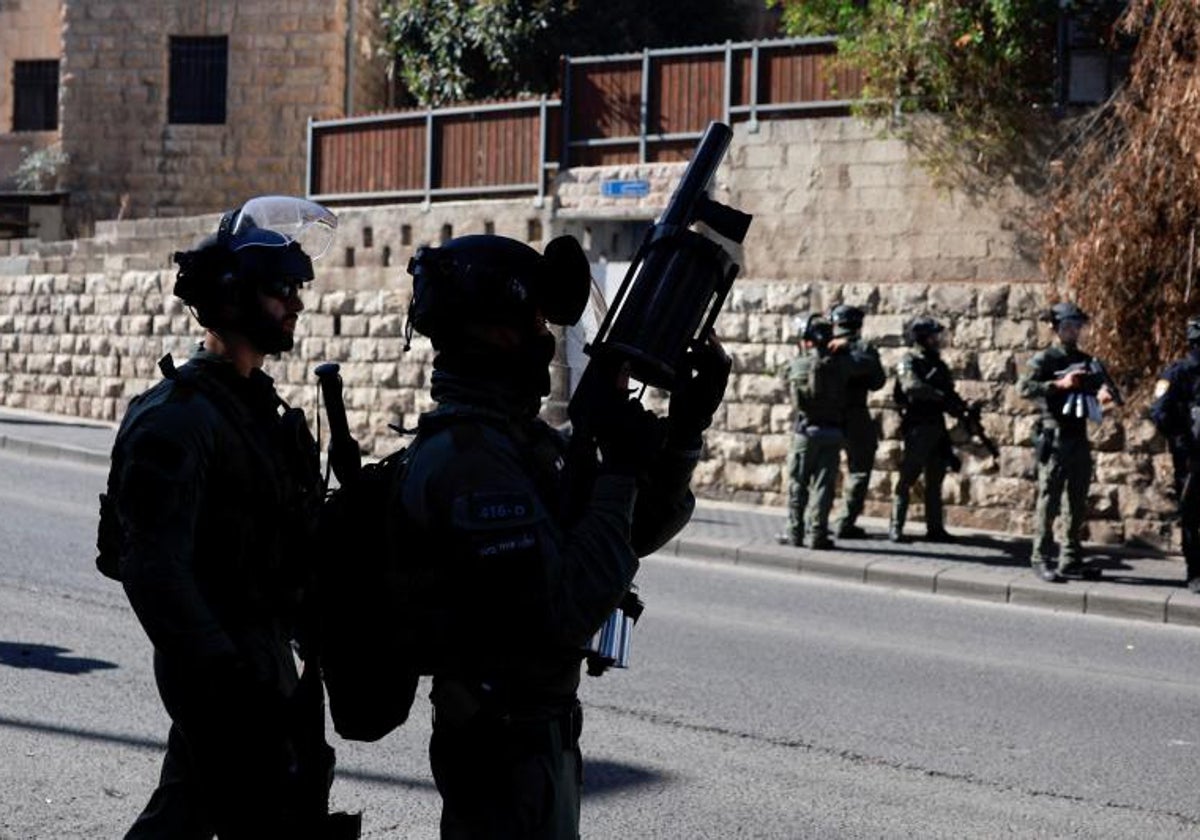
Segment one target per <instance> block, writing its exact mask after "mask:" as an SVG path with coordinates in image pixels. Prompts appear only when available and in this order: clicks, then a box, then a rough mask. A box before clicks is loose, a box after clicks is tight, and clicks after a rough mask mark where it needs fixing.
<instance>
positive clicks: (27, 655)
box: [0, 642, 117, 674]
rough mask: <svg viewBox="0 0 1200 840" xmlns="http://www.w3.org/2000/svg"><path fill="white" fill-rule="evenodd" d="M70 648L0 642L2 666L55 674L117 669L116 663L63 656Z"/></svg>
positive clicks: (0, 663)
mask: <svg viewBox="0 0 1200 840" xmlns="http://www.w3.org/2000/svg"><path fill="white" fill-rule="evenodd" d="M70 652H71V651H70V649H69V648H62V647H56V646H54V645H33V644H27V643H25V642H0V665H7V666H8V667H10V668H33V669H35V670H38V671H50V672H52V673H55V674H86V673H88V672H89V671H100V670H104V669H107V668H116V667H117V664H116V663H115V662H107V661H105V660H103V659H88V658H86V657H80V656H63V654H64V653H70Z"/></svg>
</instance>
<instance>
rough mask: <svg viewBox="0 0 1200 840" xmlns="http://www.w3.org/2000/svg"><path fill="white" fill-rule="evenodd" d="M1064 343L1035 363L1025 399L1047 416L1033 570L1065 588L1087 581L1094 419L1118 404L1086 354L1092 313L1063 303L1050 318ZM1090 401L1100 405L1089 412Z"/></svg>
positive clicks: (1022, 386)
mask: <svg viewBox="0 0 1200 840" xmlns="http://www.w3.org/2000/svg"><path fill="white" fill-rule="evenodd" d="M1043 320H1047V321H1049V322H1050V325H1051V327H1053V329H1054V332H1055V335H1056V336H1057V337H1058V343H1057V344H1055V345H1053V346H1051V347H1047V348H1046V349H1045V350H1042V351H1041V352H1039V353H1037V354H1035V355H1034V357H1033V358H1032V359H1030V360H1029V366H1028V367H1027V368H1026V370H1025V373H1024V375H1023V376H1022V377H1021V381H1020V383H1019V386H1018V387H1019V390H1020V392H1021V396H1023V397H1025V398H1027V399H1030V400H1034V401H1036V402H1037V403H1038V406H1039V409H1040V411H1041V417H1040V419H1039V420H1038V425H1037V428H1036V430H1035V432H1034V446H1035V448H1036V450H1037V456H1038V497H1037V512H1036V524H1035V529H1036V532H1037V533H1036V534H1035V536H1034V543H1033V556H1032V563H1033V567H1034V570H1035V571H1036V572H1037V573H1038V575H1039V576H1040V577H1041V578H1042V579H1043V580H1045V581H1049V582H1051V583H1059V582H1061V581H1062V580H1063V579H1064V578H1065V577H1067V576H1088V575H1090V574H1091V573H1089V572H1087V570H1085V569H1084V567H1083V562H1082V555H1083V546H1082V544H1081V537H1082V533H1083V525H1084V522H1085V521H1086V519H1087V496H1088V486H1089V485H1090V484H1091V481H1092V449H1091V444H1090V442H1089V441H1088V435H1087V424H1088V420H1089V417H1090V419H1093V420H1099V405H1101V404H1108V403H1110V402H1112V401H1113V398H1114V394H1113V392H1112V390H1111V389H1110V388H1109V386H1108V384H1107V374H1105V373H1104V372H1103V366H1102V365H1101V363H1100V362H1099V360H1098V359H1095V358H1093V357H1092V356H1091V355H1089V354H1087V353H1085V352H1083V351H1082V350H1080V349H1079V341H1080V338H1081V336H1082V333H1083V329H1084V327H1085V326H1086V324H1087V322H1088V316H1087V314H1086V313H1085V312H1084V311H1083V310H1082V309H1080V308H1079V307H1078V306H1076V305H1075V304H1073V303H1066V302H1064V303H1056V304H1055V305H1054V306H1052V307H1051V308H1050V310H1049V311H1048V312H1047V313H1046V314H1045V315H1044V316H1043ZM1088 397H1094V398H1096V399H1095V400H1094V401H1096V400H1098V402H1097V404H1096V406H1095V408H1094V409H1089V408H1088V402H1087V398H1088ZM1064 491H1065V495H1066V497H1067V522H1066V533H1065V535H1064V539H1063V547H1062V551H1061V559H1062V561H1063V562H1062V565H1061V566H1060V565H1059V563H1058V560H1057V559H1056V558H1055V556H1054V520H1055V519H1056V518H1057V517H1058V514H1059V511H1060V510H1061V508H1062V499H1063V495H1064Z"/></svg>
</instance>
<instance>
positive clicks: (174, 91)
mask: <svg viewBox="0 0 1200 840" xmlns="http://www.w3.org/2000/svg"><path fill="white" fill-rule="evenodd" d="M377 12H378V9H377V6H376V2H375V0H333V2H321V1H320V0H287V2H274V0H231V2H222V3H193V2H188V0H153V1H152V0H126V1H125V2H116V0H2V2H0V56H2V57H3V58H4V60H3V61H0V64H4V65H5V66H3V67H0V81H3V82H4V84H0V114H2V115H3V116H0V120H3V122H0V179H5V180H2V181H0V190H3V189H5V188H6V187H7V188H8V189H10V190H11V188H12V187H13V186H15V185H14V184H13V183H12V181H13V175H14V171H15V169H16V167H17V165H18V164H19V163H20V159H21V154H22V153H21V152H20V149H21V148H23V147H30V148H33V149H36V148H39V147H45V146H51V145H58V146H59V147H60V148H61V152H62V153H63V154H65V155H66V157H67V162H66V163H65V164H64V165H63V166H62V167H60V169H59V171H58V172H56V173H52V174H50V176H49V178H50V180H51V181H52V182H53V183H52V186H53V187H58V188H61V189H62V190H64V191H65V192H66V193H69V200H68V203H67V209H66V222H67V230H68V232H70V233H75V232H78V233H82V234H87V233H88V232H90V231H91V230H92V225H93V223H94V221H95V220H98V219H113V218H135V217H147V216H184V215H194V214H197V213H205V212H212V211H215V210H218V209H222V208H224V207H226V206H227V205H229V204H230V203H232V202H233V201H234V200H235V199H234V198H232V197H233V196H246V195H253V194H257V193H279V192H287V193H302V192H303V191H304V174H305V173H304V166H305V154H304V151H305V143H306V137H307V123H308V120H309V119H310V118H318V119H320V118H331V117H337V116H344V115H347V114H351V113H357V112H361V111H368V110H375V109H379V108H381V107H383V106H384V105H385V104H386V103H387V101H388V93H387V92H388V87H387V85H388V82H387V78H386V73H385V70H386V62H385V61H384V60H383V59H382V58H381V57H380V56H379V55H378V53H377V46H378V44H379V40H380V39H379V36H378V32H377V26H378V13H377ZM9 56H12V57H13V59H12V60H11V61H10V60H9ZM39 73H40V74H41V75H37V74H39ZM18 75H20V76H21V81H22V82H24V86H22V84H18V83H17V81H18V80H17V78H16V77H17V76H18ZM34 76H36V78H34ZM51 76H53V79H51ZM26 77H30V78H29V81H27V82H26V81H24V80H25V79H26ZM47 80H49V81H47ZM39 85H40V87H39ZM47 87H49V88H51V89H53V90H54V91H56V92H57V99H56V100H55V101H56V102H57V107H56V108H47V107H45V106H44V105H43V104H42V103H41V100H39V101H38V103H37V104H38V107H37V108H35V107H34V106H33V105H29V106H26V108H25V109H17V110H14V108H13V106H12V100H13V99H14V97H16V98H22V97H24V98H23V99H22V101H26V100H29V99H30V97H31V96H33V95H35V94H36V95H38V96H43V95H44V91H45V89H47ZM13 115H16V116H17V117H19V118H20V119H22V120H26V122H24V123H21V122H18V124H16V125H14V124H13V120H12V117H13ZM37 120H41V122H40V123H39V126H40V127H39V128H38V129H37V130H33V129H31V128H30V127H29V126H30V125H32V122H30V121H33V122H36V121H37ZM10 200H11V199H10ZM0 235H2V234H0ZM45 238H53V237H45Z"/></svg>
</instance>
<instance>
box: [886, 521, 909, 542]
mask: <svg viewBox="0 0 1200 840" xmlns="http://www.w3.org/2000/svg"><path fill="white" fill-rule="evenodd" d="M888 539H889V540H891V541H892V542H894V543H906V542H908V537H906V536H904V529H903V528H901V527H900V526H899V525H892V526H891V527H890V528H888Z"/></svg>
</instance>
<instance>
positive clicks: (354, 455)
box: [313, 362, 362, 486]
mask: <svg viewBox="0 0 1200 840" xmlns="http://www.w3.org/2000/svg"><path fill="white" fill-rule="evenodd" d="M340 370H341V367H340V366H339V365H338V364H336V363H335V362H326V363H325V364H323V365H317V367H316V369H315V370H313V373H315V374H316V375H317V381H318V382H319V383H320V386H321V397H322V398H323V399H324V401H325V415H326V416H327V417H328V418H329V464H330V466H331V467H332V468H333V474H334V475H336V476H337V480H338V482H339V483H340V484H342V485H343V486H344V485H346V484H349V483H351V482H353V481H354V479H356V478H358V473H359V470H361V469H362V454H361V453H360V452H359V451H358V441H356V440H355V439H354V438H353V437H352V436H351V435H350V424H349V422H348V421H347V420H346V403H345V402H344V401H343V400H342V377H341V375H340V374H339V373H338V371H340Z"/></svg>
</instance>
